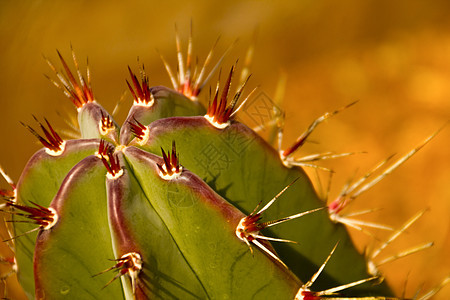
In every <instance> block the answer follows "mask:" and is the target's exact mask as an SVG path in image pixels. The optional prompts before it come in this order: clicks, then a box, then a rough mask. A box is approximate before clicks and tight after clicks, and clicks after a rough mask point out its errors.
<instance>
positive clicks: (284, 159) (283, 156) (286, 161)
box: [278, 101, 358, 167]
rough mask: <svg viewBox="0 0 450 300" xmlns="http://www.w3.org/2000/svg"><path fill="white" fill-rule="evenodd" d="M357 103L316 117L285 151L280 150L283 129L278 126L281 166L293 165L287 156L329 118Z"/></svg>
mask: <svg viewBox="0 0 450 300" xmlns="http://www.w3.org/2000/svg"><path fill="white" fill-rule="evenodd" d="M357 102H358V101H354V102H352V103H350V104H347V105H345V106H343V107H341V108H339V109H337V110H335V111H333V112H331V113H330V112H326V113H325V114H323V115H321V116H320V117H318V118H317V119H315V120H314V121H313V122H312V123H311V125H309V127H308V129H306V131H305V132H303V133H302V134H301V135H300V136H299V137H298V138H297V140H296V141H295V143H294V144H293V145H292V146H291V147H289V148H287V149H286V150H281V144H282V140H283V128H282V127H281V126H280V127H279V128H278V147H279V153H280V158H281V161H282V162H283V164H284V165H285V166H287V167H291V166H292V165H293V164H292V162H293V160H291V159H289V156H291V155H292V154H293V153H294V152H295V151H297V149H298V148H300V147H301V146H303V144H304V143H305V142H306V140H307V139H308V137H309V136H310V135H311V133H312V132H313V131H314V129H315V128H316V127H317V126H318V125H319V124H321V123H322V122H323V121H325V120H327V119H329V118H330V117H332V116H334V115H336V114H337V113H339V112H341V111H342V110H344V109H346V108H349V107H350V106H352V105H354V104H356V103H357Z"/></svg>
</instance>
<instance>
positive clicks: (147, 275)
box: [4, 53, 392, 299]
mask: <svg viewBox="0 0 450 300" xmlns="http://www.w3.org/2000/svg"><path fill="white" fill-rule="evenodd" d="M58 54H59V53H58ZM179 55H181V53H179ZM73 57H74V64H75V67H76V72H74V73H72V72H71V71H70V67H69V66H68V64H67V63H66V61H65V60H64V59H63V58H62V56H60V60H61V63H62V66H63V73H59V72H58V71H56V68H55V67H54V66H53V65H52V64H51V63H49V64H50V66H51V68H52V69H53V70H54V71H55V72H56V77H57V80H55V81H53V83H54V84H55V85H57V86H58V87H59V88H60V89H62V90H63V92H64V93H65V94H66V96H68V97H69V98H70V99H71V101H72V102H73V103H74V105H75V107H76V108H77V114H78V122H79V129H80V138H79V139H71V140H63V139H62V138H61V137H60V135H59V134H58V133H57V130H55V129H54V128H53V127H52V126H51V125H50V123H49V122H48V121H47V120H45V122H43V123H39V127H40V128H41V129H40V130H34V129H32V128H31V127H30V126H28V125H25V126H26V127H27V128H28V129H29V130H30V131H31V133H32V134H33V135H35V136H36V137H38V139H39V140H40V141H41V143H42V144H43V146H44V148H43V149H41V150H39V151H38V152H36V153H35V154H34V155H33V156H32V157H31V159H30V160H29V161H28V163H27V165H26V167H25V168H24V170H23V173H22V175H21V177H20V179H19V181H18V182H17V185H14V186H13V192H10V193H8V199H7V203H6V206H5V208H4V210H8V211H9V212H10V213H11V215H12V217H11V219H12V221H13V222H12V224H13V227H14V230H13V233H12V237H11V239H10V241H9V242H10V243H12V244H13V247H14V251H15V259H16V261H17V266H18V278H19V281H20V283H21V285H22V287H23V288H24V290H25V292H26V294H27V296H28V297H29V298H30V299H33V298H36V299H63V298H64V299H256V298H257V299H322V298H327V297H350V296H352V297H362V296H365V297H374V299H375V298H377V297H391V296H392V294H391V291H390V289H389V288H388V287H387V285H386V284H385V283H384V282H382V280H372V279H374V277H372V275H370V274H369V272H368V271H367V262H366V260H365V257H364V255H362V254H360V253H358V251H357V250H356V249H355V247H354V246H353V243H352V241H351V239H350V236H349V234H348V232H347V228H346V227H345V226H344V225H343V224H341V223H338V222H334V221H333V220H331V219H330V216H329V212H328V209H323V208H327V206H326V203H324V202H323V201H322V200H321V199H319V198H318V196H317V194H316V192H315V190H314V189H313V186H312V184H311V182H310V180H309V178H308V177H307V176H306V174H305V172H304V171H303V169H302V168H301V167H299V166H295V165H294V166H293V165H288V166H287V165H286V163H285V162H284V161H283V159H282V158H280V155H279V152H278V151H277V150H276V149H274V148H273V147H272V146H271V145H270V144H269V143H267V142H266V141H265V140H264V139H263V138H261V137H260V136H259V135H258V134H257V133H256V132H255V131H253V130H252V129H250V128H248V127H247V126H246V125H244V124H242V123H240V122H238V121H236V120H235V119H234V116H235V114H236V112H237V110H239V107H240V106H239V105H240V103H242V102H243V100H242V99H241V98H242V97H241V94H243V93H244V88H245V85H246V83H247V81H248V78H247V80H244V81H243V82H242V83H241V86H239V88H238V89H237V92H236V94H235V95H234V96H230V94H231V92H230V87H231V81H232V77H233V73H234V72H235V71H234V69H235V67H233V68H232V69H231V71H230V73H229V74H228V77H227V78H226V80H225V81H226V82H225V84H224V86H223V87H219V84H217V87H216V88H215V91H213V92H212V93H211V100H210V103H209V106H208V108H206V107H204V106H203V105H202V104H201V103H200V102H199V101H198V100H197V95H198V94H199V93H200V90H201V87H203V86H204V85H205V82H204V81H205V79H204V78H206V80H207V79H209V78H210V77H211V74H210V75H208V76H206V75H205V74H204V72H205V67H206V63H205V66H204V67H203V68H201V72H202V73H201V75H199V74H197V75H196V76H193V77H192V78H191V77H190V74H191V68H192V66H191V65H190V63H187V64H186V65H184V63H183V59H182V57H181V58H179V60H180V65H179V66H178V68H177V69H178V70H179V73H177V74H173V73H172V72H171V71H170V68H169V67H167V68H168V70H169V74H170V75H171V76H172V81H173V82H174V85H175V86H174V89H173V90H172V89H170V88H166V87H161V86H157V87H150V85H149V81H148V78H147V76H146V74H145V71H144V69H143V68H142V69H141V70H140V72H139V73H138V74H140V76H136V75H135V74H134V73H133V71H132V70H131V69H130V68H129V72H130V76H131V79H130V80H128V81H127V85H128V87H129V89H130V91H131V94H132V96H133V98H134V102H133V105H132V107H131V109H130V111H129V114H128V117H127V119H126V120H125V122H123V125H122V126H119V125H118V124H117V123H116V121H115V120H114V119H113V117H112V116H111V115H110V114H109V113H108V112H107V111H106V110H105V109H104V108H102V106H101V105H100V104H99V103H98V102H97V101H96V99H95V96H94V94H93V92H92V88H91V83H90V78H89V77H90V76H89V71H88V72H87V76H86V77H84V76H83V75H82V72H80V70H79V67H78V63H77V61H76V58H75V56H73ZM188 58H189V59H188V61H190V57H188ZM209 59H210V58H209V56H208V61H209ZM216 69H217V66H215V67H213V68H212V71H211V73H214V71H215V70H216ZM73 74H76V75H75V76H74V75H73ZM237 107H238V108H237ZM40 132H42V133H40ZM5 195H6V193H5ZM5 198H6V197H5ZM299 217H301V218H299ZM281 223H283V224H281ZM336 245H337V246H336ZM333 247H334V248H333ZM331 249H333V251H334V252H333V256H332V257H331V258H330V257H328V259H329V260H330V261H329V263H328V264H327V267H326V268H323V267H322V268H321V267H320V266H322V265H323V262H324V259H325V258H326V257H327V255H329V253H330V251H331ZM330 256H331V255H330ZM328 259H327V261H328ZM319 268H320V272H321V275H320V276H315V277H316V278H314V281H310V278H311V276H312V275H313V274H315V273H316V272H317V271H318V270H319ZM316 274H318V273H316ZM312 282H314V285H312ZM374 282H375V283H374ZM349 283H355V284H350V285H348V287H349V288H348V289H346V290H345V291H344V290H343V289H342V291H341V290H340V289H339V290H338V289H333V288H334V287H337V286H341V285H346V284H349ZM311 285H312V286H311ZM313 290H314V291H320V290H327V291H331V292H322V293H320V292H313Z"/></svg>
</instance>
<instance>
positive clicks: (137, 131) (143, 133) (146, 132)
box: [128, 117, 150, 146]
mask: <svg viewBox="0 0 450 300" xmlns="http://www.w3.org/2000/svg"><path fill="white" fill-rule="evenodd" d="M133 120H134V123H133V122H128V123H129V124H130V126H131V132H132V133H133V135H134V136H135V137H136V139H137V143H138V145H140V146H143V145H145V144H146V143H147V141H148V139H149V138H150V129H149V128H148V126H145V125H143V124H142V123H140V122H139V121H138V120H136V118H134V117H133Z"/></svg>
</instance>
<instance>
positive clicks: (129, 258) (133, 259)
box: [92, 252, 143, 294]
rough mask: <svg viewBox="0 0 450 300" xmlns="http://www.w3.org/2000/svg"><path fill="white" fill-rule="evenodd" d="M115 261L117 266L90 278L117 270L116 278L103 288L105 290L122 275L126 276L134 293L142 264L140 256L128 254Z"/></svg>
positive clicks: (132, 253)
mask: <svg viewBox="0 0 450 300" xmlns="http://www.w3.org/2000/svg"><path fill="white" fill-rule="evenodd" d="M115 261H117V264H115V265H114V266H112V267H111V268H108V269H106V270H104V271H102V272H100V273H98V274H95V275H93V276H92V277H95V276H98V275H100V274H103V273H106V272H109V271H111V270H117V271H118V272H119V273H118V274H117V275H116V276H114V277H113V278H112V279H111V280H110V281H109V282H108V283H107V284H106V285H105V286H104V287H103V288H106V287H107V286H108V285H110V284H111V283H112V282H113V281H114V280H116V279H117V278H119V277H121V276H123V275H128V276H129V277H130V279H131V286H132V289H133V294H134V293H135V291H136V281H137V279H138V275H139V272H140V271H141V270H142V264H143V262H142V258H141V255H140V254H139V253H137V252H129V253H126V254H124V255H122V256H121V257H120V258H119V259H116V260H115Z"/></svg>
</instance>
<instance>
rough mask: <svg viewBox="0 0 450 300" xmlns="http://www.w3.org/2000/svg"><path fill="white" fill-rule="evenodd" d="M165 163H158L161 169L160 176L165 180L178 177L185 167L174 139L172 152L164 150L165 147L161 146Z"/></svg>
mask: <svg viewBox="0 0 450 300" xmlns="http://www.w3.org/2000/svg"><path fill="white" fill-rule="evenodd" d="M161 152H162V157H163V161H164V163H163V164H158V163H157V164H156V165H157V166H158V169H159V176H160V177H161V178H162V179H165V180H172V179H176V178H178V177H179V176H180V175H181V172H182V171H183V167H182V166H181V165H180V160H179V157H178V155H177V152H176V145H175V141H172V153H170V152H167V154H166V153H165V152H164V149H163V148H162V147H161Z"/></svg>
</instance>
